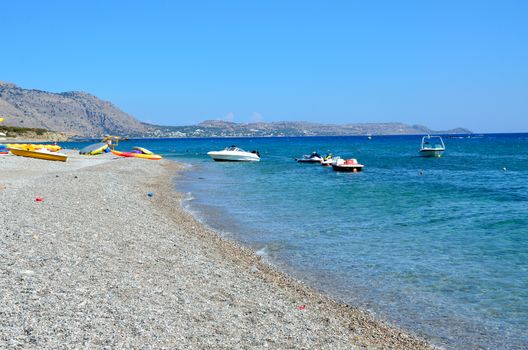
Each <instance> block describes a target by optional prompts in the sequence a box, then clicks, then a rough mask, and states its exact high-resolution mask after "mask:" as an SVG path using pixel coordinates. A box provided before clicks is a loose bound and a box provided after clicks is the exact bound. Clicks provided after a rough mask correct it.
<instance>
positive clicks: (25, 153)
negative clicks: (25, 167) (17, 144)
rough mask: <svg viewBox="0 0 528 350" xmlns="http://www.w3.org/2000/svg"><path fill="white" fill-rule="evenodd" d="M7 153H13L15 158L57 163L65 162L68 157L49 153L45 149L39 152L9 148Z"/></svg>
mask: <svg viewBox="0 0 528 350" xmlns="http://www.w3.org/2000/svg"><path fill="white" fill-rule="evenodd" d="M9 151H11V153H13V154H14V155H16V156H22V157H28V158H35V159H43V160H54V161H58V162H65V161H66V160H67V159H68V156H67V155H65V154H63V153H58V152H50V151H48V150H46V149H42V150H39V151H28V150H24V149H19V148H12V147H9Z"/></svg>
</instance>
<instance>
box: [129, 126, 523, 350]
mask: <svg viewBox="0 0 528 350" xmlns="http://www.w3.org/2000/svg"><path fill="white" fill-rule="evenodd" d="M444 141H445V143H446V147H447V151H446V152H445V155H444V157H443V158H439V159H436V158H435V159H429V158H419V157H417V151H418V148H419V143H420V137H418V136H401V137H397V136H394V137H374V138H373V139H372V140H368V139H367V138H366V137H316V138H261V139H251V138H249V139H248V138H246V139H170V140H147V141H145V140H141V141H136V142H135V141H129V142H127V143H123V144H122V147H121V148H122V149H126V148H127V147H130V146H132V145H142V146H144V147H147V148H149V149H151V150H153V151H156V152H159V153H161V154H163V155H165V156H166V157H167V158H171V159H175V160H178V161H183V162H186V163H188V164H190V165H191V168H190V171H187V172H185V174H184V176H183V177H181V178H179V179H178V180H177V183H176V186H177V188H178V189H179V190H181V191H184V192H187V193H188V194H189V200H188V201H187V202H186V206H187V207H188V208H189V210H191V211H192V212H193V213H195V214H196V215H197V216H198V217H199V218H200V219H201V220H203V221H204V222H205V223H206V224H208V225H210V226H212V227H213V228H215V229H217V230H218V231H220V232H221V233H222V234H224V235H228V236H230V237H231V238H233V239H236V240H239V241H241V242H243V243H245V244H248V245H250V246H252V247H254V248H255V249H257V250H258V251H259V252H260V253H261V254H264V255H265V256H266V258H267V259H268V260H269V261H270V262H272V263H274V264H276V265H278V266H279V267H280V268H281V269H283V270H285V271H287V272H288V273H290V274H292V275H294V276H296V277H297V278H299V279H301V280H304V281H306V282H307V283H309V284H311V285H312V286H314V287H316V288H318V289H320V290H322V291H324V292H326V293H329V294H331V295H333V296H335V297H337V298H339V299H341V300H343V301H345V302H347V303H350V304H354V305H358V306H362V307H365V308H368V309H369V310H370V311H371V312H373V313H375V314H377V315H379V316H380V317H382V318H384V319H386V320H389V321H390V322H392V323H395V324H397V325H399V326H401V327H403V328H405V329H408V330H410V331H412V332H414V333H416V334H419V335H423V336H426V337H427V338H429V339H431V340H432V341H433V342H434V343H436V344H439V345H442V346H444V347H446V348H452V349H482V348H484V349H526V348H528V135H526V134H516V135H484V136H483V137H477V138H460V139H458V138H446V139H444ZM231 144H236V145H237V146H239V147H242V148H244V149H246V150H253V149H257V150H259V151H260V153H261V156H262V161H261V162H260V163H216V162H213V161H212V160H211V159H209V158H208V157H207V156H206V154H205V153H206V152H207V151H210V150H218V149H223V148H224V147H226V146H229V145H231ZM312 151H319V152H326V151H331V152H333V153H334V154H337V155H341V156H342V157H354V158H357V159H358V160H359V161H360V163H362V164H364V165H365V170H364V172H362V173H357V174H353V173H337V172H333V171H332V169H328V168H325V167H322V166H320V165H313V164H298V163H296V162H295V161H294V160H293V158H295V157H298V156H300V155H302V154H307V153H310V152H312Z"/></svg>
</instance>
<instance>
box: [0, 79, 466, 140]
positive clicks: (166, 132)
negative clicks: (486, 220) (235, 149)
mask: <svg viewBox="0 0 528 350" xmlns="http://www.w3.org/2000/svg"><path fill="white" fill-rule="evenodd" d="M0 118H4V119H5V121H4V122H3V123H2V124H0V132H2V127H4V128H6V127H11V129H10V130H11V131H10V132H11V133H13V132H14V131H13V130H15V129H16V128H23V129H27V128H34V129H39V130H40V131H39V132H40V133H42V132H44V130H45V131H48V132H53V131H54V132H58V133H64V134H65V135H69V136H70V137H93V138H99V137H101V136H103V135H106V134H112V135H120V136H127V137H159V138H161V137H272V136H349V135H413V134H471V133H472V132H471V131H470V130H468V129H465V128H456V129H450V130H442V131H438V130H431V129H429V128H427V127H425V126H421V125H412V126H411V125H407V124H404V123H397V122H394V123H349V124H344V125H335V124H319V123H310V122H302V121H295V122H293V121H282V122H272V123H263V122H258V123H233V122H228V121H222V120H206V121H204V122H202V123H199V124H197V125H187V126H162V125H154V124H148V123H143V122H141V121H139V120H138V119H136V118H134V117H133V116H131V115H130V114H127V113H125V112H123V111H122V110H121V109H119V108H118V107H116V106H115V105H113V104H112V103H111V102H108V101H104V100H101V99H99V98H97V97H96V96H94V95H91V94H88V93H86V92H77V91H73V92H62V93H53V92H47V91H42V90H34V89H23V88H20V87H18V86H17V85H15V84H12V83H4V82H0Z"/></svg>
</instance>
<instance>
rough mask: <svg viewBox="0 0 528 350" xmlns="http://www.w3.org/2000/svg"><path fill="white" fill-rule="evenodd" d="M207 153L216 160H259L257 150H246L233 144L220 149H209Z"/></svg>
mask: <svg viewBox="0 0 528 350" xmlns="http://www.w3.org/2000/svg"><path fill="white" fill-rule="evenodd" d="M207 155H208V156H209V157H211V158H213V160H214V161H216V162H259V161H260V154H259V152H258V151H251V152H247V151H244V150H243V149H242V148H238V147H237V146H235V145H233V146H230V147H226V148H224V149H223V150H222V151H210V152H207Z"/></svg>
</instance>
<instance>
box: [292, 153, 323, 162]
mask: <svg viewBox="0 0 528 350" xmlns="http://www.w3.org/2000/svg"><path fill="white" fill-rule="evenodd" d="M295 160H296V161H297V162H299V163H322V161H323V157H321V156H320V155H319V153H317V152H312V154H310V155H307V154H305V155H304V156H302V158H296V159H295Z"/></svg>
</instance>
